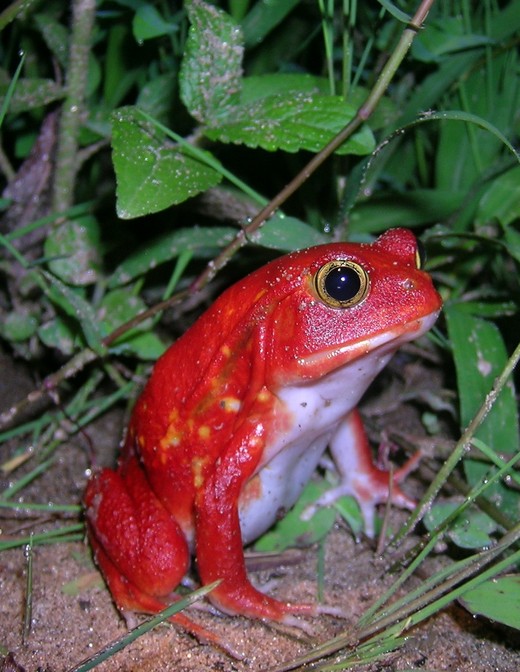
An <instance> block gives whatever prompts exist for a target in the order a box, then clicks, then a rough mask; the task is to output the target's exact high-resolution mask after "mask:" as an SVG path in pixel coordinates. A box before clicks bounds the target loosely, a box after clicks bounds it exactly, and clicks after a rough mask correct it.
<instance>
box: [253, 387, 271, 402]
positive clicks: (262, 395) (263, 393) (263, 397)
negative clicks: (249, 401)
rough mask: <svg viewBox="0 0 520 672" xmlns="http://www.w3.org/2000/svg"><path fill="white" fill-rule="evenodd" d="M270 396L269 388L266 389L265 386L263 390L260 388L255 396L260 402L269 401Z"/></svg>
mask: <svg viewBox="0 0 520 672" xmlns="http://www.w3.org/2000/svg"><path fill="white" fill-rule="evenodd" d="M270 398H271V393H270V392H269V390H266V389H265V388H264V389H263V390H260V392H259V393H258V395H257V397H256V399H257V401H259V402H260V403H261V404H265V403H266V402H268V401H269V399H270Z"/></svg>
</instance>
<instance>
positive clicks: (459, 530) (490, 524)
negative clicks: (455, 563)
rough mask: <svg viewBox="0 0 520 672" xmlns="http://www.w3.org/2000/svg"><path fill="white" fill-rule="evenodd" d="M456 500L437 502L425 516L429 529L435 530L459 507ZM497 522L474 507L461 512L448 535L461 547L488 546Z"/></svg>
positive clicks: (449, 529) (491, 541)
mask: <svg viewBox="0 0 520 672" xmlns="http://www.w3.org/2000/svg"><path fill="white" fill-rule="evenodd" d="M459 506H460V505H459V504H457V503H456V502H446V503H443V504H436V505H435V506H433V507H432V509H431V510H430V511H428V513H427V514H426V515H425V517H424V524H425V526H426V529H427V530H429V531H432V530H434V529H435V528H436V527H437V526H439V525H440V524H441V523H442V522H443V521H444V520H445V519H446V518H448V516H451V514H452V513H453V512H454V511H456V510H457V509H458V508H459ZM496 529H497V524H496V523H495V522H494V521H493V520H492V519H491V518H490V517H489V516H487V515H486V514H485V513H483V512H482V511H479V510H478V509H475V508H472V509H469V510H466V511H464V512H463V513H461V514H460V515H459V516H458V517H457V518H456V519H455V520H454V521H453V522H452V523H451V524H450V526H449V527H448V530H447V535H448V537H449V538H450V539H451V540H452V541H453V543H455V544H456V545H457V546H459V548H470V549H471V548H486V547H488V546H489V545H490V544H492V543H493V539H492V537H491V536H490V535H491V534H492V533H493V532H494V531H495V530H496Z"/></svg>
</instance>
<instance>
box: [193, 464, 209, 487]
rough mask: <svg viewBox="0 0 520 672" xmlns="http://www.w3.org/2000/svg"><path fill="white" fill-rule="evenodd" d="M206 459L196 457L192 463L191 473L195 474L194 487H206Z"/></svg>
mask: <svg viewBox="0 0 520 672" xmlns="http://www.w3.org/2000/svg"><path fill="white" fill-rule="evenodd" d="M207 461H208V460H207V458H206V457H194V458H193V460H192V462H191V471H192V473H193V485H194V486H195V487H196V488H201V487H202V486H203V485H204V474H203V470H204V466H205V465H206V463H207Z"/></svg>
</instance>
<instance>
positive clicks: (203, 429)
mask: <svg viewBox="0 0 520 672" xmlns="http://www.w3.org/2000/svg"><path fill="white" fill-rule="evenodd" d="M198 434H199V438H200V439H209V437H210V435H211V430H210V428H209V427H208V426H207V425H201V426H200V427H199V432H198Z"/></svg>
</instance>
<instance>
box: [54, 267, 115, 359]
mask: <svg viewBox="0 0 520 672" xmlns="http://www.w3.org/2000/svg"><path fill="white" fill-rule="evenodd" d="M41 274H42V276H43V277H44V278H45V280H47V282H48V283H49V284H50V288H49V289H48V290H47V295H48V297H49V299H50V300H51V301H52V302H53V303H55V304H56V305H58V306H60V307H61V308H62V309H63V310H64V311H65V312H66V313H67V315H69V316H70V317H72V318H74V319H75V320H76V321H77V322H79V324H80V326H81V329H82V332H83V335H84V337H85V340H86V342H87V345H88V346H89V347H90V348H92V350H94V352H96V353H97V354H99V355H100V356H103V355H104V354H105V353H106V349H105V347H104V346H103V344H102V342H101V340H102V334H101V332H100V329H99V325H98V320H97V316H96V314H95V312H94V309H93V308H92V306H91V305H90V303H88V301H86V300H85V299H84V298H83V296H82V295H81V291H79V290H76V289H74V288H71V287H68V286H67V285H66V284H65V283H63V282H62V281H61V280H59V279H58V278H56V277H54V276H53V275H52V274H51V273H47V271H41Z"/></svg>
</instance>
